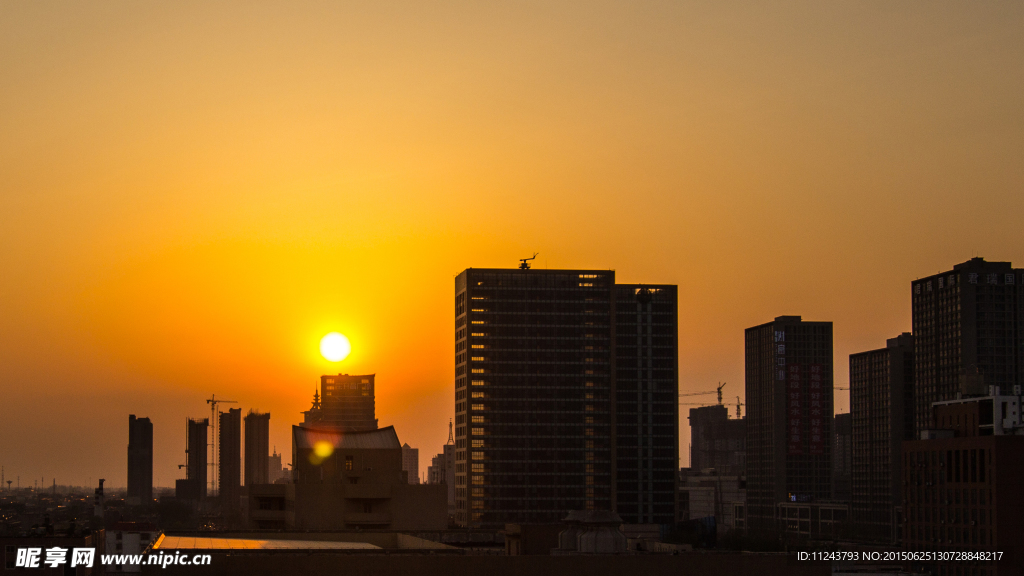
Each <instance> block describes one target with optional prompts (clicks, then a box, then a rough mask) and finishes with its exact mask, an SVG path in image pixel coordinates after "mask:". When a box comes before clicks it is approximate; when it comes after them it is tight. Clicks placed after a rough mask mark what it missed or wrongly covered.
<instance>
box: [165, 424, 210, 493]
mask: <svg viewBox="0 0 1024 576" xmlns="http://www.w3.org/2000/svg"><path fill="white" fill-rule="evenodd" d="M209 428H210V420H209V419H208V418H203V419H201V420H200V419H194V418H189V419H187V420H186V421H185V478H184V479H183V480H178V481H176V482H175V494H174V495H175V498H177V499H178V500H182V501H190V502H193V503H196V504H199V503H202V502H205V501H206V488H207V485H206V482H207V480H206V479H207V476H208V472H209V468H208V467H207V464H208V462H209V459H208V456H209V444H208V443H209Z"/></svg>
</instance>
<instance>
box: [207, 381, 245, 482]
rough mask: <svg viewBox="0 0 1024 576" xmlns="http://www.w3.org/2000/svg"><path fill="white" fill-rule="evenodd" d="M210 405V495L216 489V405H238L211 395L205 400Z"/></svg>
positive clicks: (235, 402)
mask: <svg viewBox="0 0 1024 576" xmlns="http://www.w3.org/2000/svg"><path fill="white" fill-rule="evenodd" d="M206 403H207V404H209V405H210V430H211V433H212V434H213V436H212V440H210V453H211V458H210V464H209V466H210V494H213V492H214V491H215V490H216V489H217V404H238V401H237V400H220V399H218V398H217V395H216V394H211V395H210V397H209V398H207V399H206Z"/></svg>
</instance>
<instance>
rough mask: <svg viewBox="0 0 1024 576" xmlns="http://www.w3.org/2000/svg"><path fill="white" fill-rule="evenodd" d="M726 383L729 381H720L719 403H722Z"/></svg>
mask: <svg viewBox="0 0 1024 576" xmlns="http://www.w3.org/2000/svg"><path fill="white" fill-rule="evenodd" d="M726 384H728V382H719V383H718V403H719V404H721V403H722V388H725V385H726Z"/></svg>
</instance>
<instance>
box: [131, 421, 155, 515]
mask: <svg viewBox="0 0 1024 576" xmlns="http://www.w3.org/2000/svg"><path fill="white" fill-rule="evenodd" d="M128 500H129V501H130V502H131V503H134V504H143V503H145V504H151V503H152V502H153V423H152V422H150V421H149V418H136V417H135V415H134V414H131V415H130V416H128Z"/></svg>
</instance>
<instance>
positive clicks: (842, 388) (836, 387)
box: [832, 386, 849, 390]
mask: <svg viewBox="0 0 1024 576" xmlns="http://www.w3.org/2000/svg"><path fill="white" fill-rule="evenodd" d="M832 389H833V390H849V388H844V387H842V386H833V387H832Z"/></svg>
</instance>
